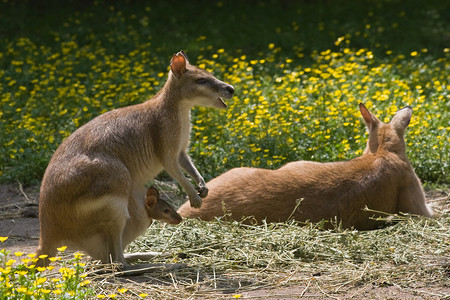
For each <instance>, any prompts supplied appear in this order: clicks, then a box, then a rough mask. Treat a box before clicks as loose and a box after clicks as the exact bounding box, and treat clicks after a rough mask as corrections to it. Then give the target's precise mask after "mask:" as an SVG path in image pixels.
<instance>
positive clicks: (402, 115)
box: [391, 106, 412, 131]
mask: <svg viewBox="0 0 450 300" xmlns="http://www.w3.org/2000/svg"><path fill="white" fill-rule="evenodd" d="M411 116H412V108H411V107H410V106H406V107H404V108H402V109H400V110H399V111H398V112H397V113H396V114H395V116H394V117H393V118H392V121H391V125H392V126H393V127H394V128H395V129H396V130H400V131H404V130H405V128H406V127H408V125H409V122H410V121H411Z"/></svg>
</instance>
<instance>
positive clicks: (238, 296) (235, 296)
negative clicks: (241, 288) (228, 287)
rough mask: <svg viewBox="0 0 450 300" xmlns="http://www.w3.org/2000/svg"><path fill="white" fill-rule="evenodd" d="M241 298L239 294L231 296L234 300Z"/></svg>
mask: <svg viewBox="0 0 450 300" xmlns="http://www.w3.org/2000/svg"><path fill="white" fill-rule="evenodd" d="M241 297H242V295H241V294H235V295H233V298H235V299H238V298H241Z"/></svg>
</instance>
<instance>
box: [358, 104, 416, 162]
mask: <svg viewBox="0 0 450 300" xmlns="http://www.w3.org/2000/svg"><path fill="white" fill-rule="evenodd" d="M359 110H360V111H361V114H362V116H363V119H364V122H365V123H366V126H367V131H368V133H369V139H368V141H367V147H366V149H365V150H364V153H377V152H378V151H379V150H385V151H388V152H393V153H396V154H399V155H405V149H406V147H405V140H404V138H403V135H404V133H405V129H406V127H408V124H409V122H410V120H411V116H412V108H411V107H409V106H407V107H404V108H402V109H400V110H399V111H398V112H397V113H396V114H395V116H394V117H393V118H392V120H391V122H390V123H388V124H385V123H383V122H381V121H380V120H379V119H378V118H377V117H375V116H374V115H373V114H372V113H371V112H370V111H369V110H368V109H367V108H366V107H365V106H364V104H362V103H360V104H359Z"/></svg>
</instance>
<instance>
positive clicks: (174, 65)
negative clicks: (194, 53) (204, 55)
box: [170, 51, 187, 78]
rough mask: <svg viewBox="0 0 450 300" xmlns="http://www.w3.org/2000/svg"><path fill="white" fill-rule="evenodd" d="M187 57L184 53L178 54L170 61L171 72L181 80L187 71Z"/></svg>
mask: <svg viewBox="0 0 450 300" xmlns="http://www.w3.org/2000/svg"><path fill="white" fill-rule="evenodd" d="M186 63H187V56H186V54H185V53H184V52H183V51H180V52H178V53H177V54H174V55H173V56H172V59H171V60H170V70H171V71H172V73H173V74H174V75H175V77H177V78H180V77H181V75H183V73H184V72H185V71H186Z"/></svg>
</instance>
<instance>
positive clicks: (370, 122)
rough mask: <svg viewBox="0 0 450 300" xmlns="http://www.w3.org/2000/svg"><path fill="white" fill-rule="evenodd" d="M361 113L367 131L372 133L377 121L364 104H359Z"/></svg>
mask: <svg viewBox="0 0 450 300" xmlns="http://www.w3.org/2000/svg"><path fill="white" fill-rule="evenodd" d="M359 111H360V112H361V115H362V117H363V119H364V122H365V123H366V126H367V129H368V131H369V132H370V131H371V130H372V128H373V126H375V124H376V119H375V118H374V117H373V115H372V114H371V112H370V111H369V110H368V109H367V108H366V106H365V105H364V104H362V103H360V104H359Z"/></svg>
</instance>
